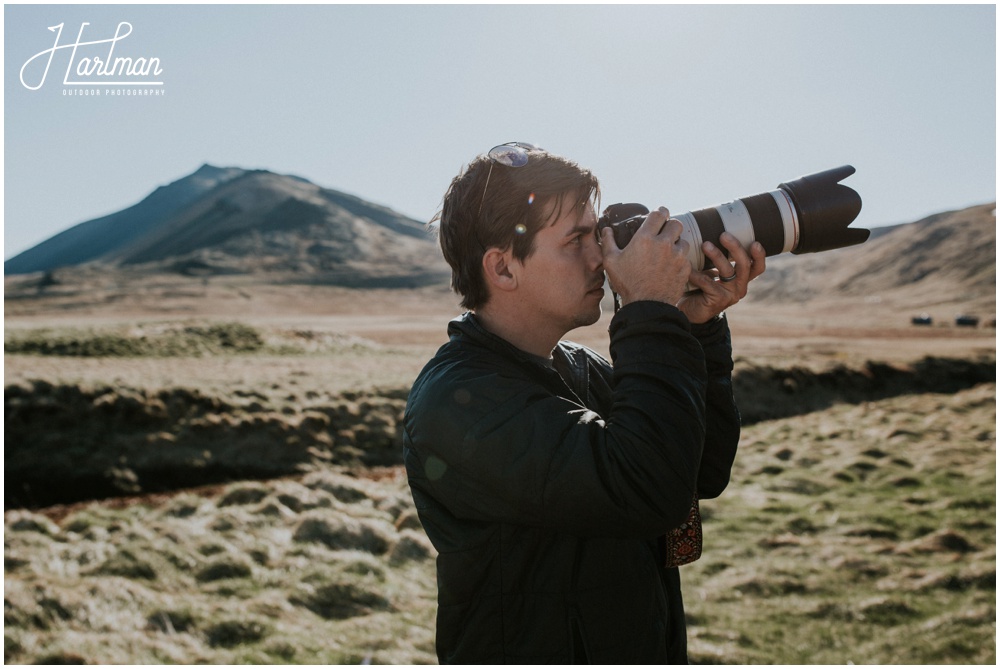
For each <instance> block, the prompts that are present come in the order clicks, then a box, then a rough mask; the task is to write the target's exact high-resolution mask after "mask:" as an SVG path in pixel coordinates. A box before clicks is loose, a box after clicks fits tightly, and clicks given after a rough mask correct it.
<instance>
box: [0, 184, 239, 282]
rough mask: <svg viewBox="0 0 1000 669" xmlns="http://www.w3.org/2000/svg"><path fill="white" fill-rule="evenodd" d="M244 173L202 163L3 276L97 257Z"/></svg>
mask: <svg viewBox="0 0 1000 669" xmlns="http://www.w3.org/2000/svg"><path fill="white" fill-rule="evenodd" d="M243 172H244V170H241V169H239V168H235V167H229V168H224V167H214V166H212V165H208V164H205V165H202V166H201V167H200V168H198V169H197V170H196V171H195V172H194V173H192V174H190V175H188V176H186V177H184V178H183V179H178V180H177V181H175V182H173V183H171V184H168V185H166V186H160V187H159V188H157V189H156V190H154V191H153V192H152V193H150V194H149V195H148V196H147V197H146V198H145V199H143V200H142V201H141V202H139V203H138V204H135V205H132V206H131V207H128V208H127V209H122V210H121V211H118V212H115V213H113V214H109V215H107V216H102V217H100V218H95V219H92V220H90V221H86V222H83V223H79V224H77V225H75V226H73V227H72V228H69V229H68V230H65V231H63V232H60V233H59V234H57V235H55V236H53V237H50V238H49V239H47V240H45V241H43V242H41V243H40V244H38V245H36V246H33V247H32V248H30V249H28V250H26V251H24V252H23V253H20V254H18V255H16V256H14V257H13V258H11V259H10V260H7V261H5V262H4V265H3V270H4V274H27V273H29V272H43V271H46V270H51V269H56V268H58V267H67V266H72V265H79V264H82V263H85V262H89V261H92V260H97V259H100V258H102V257H104V256H106V255H107V254H109V253H111V252H113V251H114V250H115V249H116V248H118V247H120V246H122V245H124V244H128V243H130V242H132V241H134V240H136V239H138V238H141V237H142V236H143V235H145V234H147V233H149V232H150V231H151V230H153V229H155V228H156V227H157V226H158V225H159V224H160V223H161V222H162V221H164V220H166V219H168V218H170V217H171V216H174V215H176V214H177V213H178V212H180V211H181V210H182V209H183V208H184V207H186V206H188V205H189V204H191V203H192V202H194V201H195V200H197V199H198V198H199V197H201V196H202V195H204V194H205V193H207V192H209V191H211V190H212V189H213V188H215V187H217V186H219V185H221V184H223V183H225V182H227V181H230V180H232V179H234V178H236V177H237V176H239V175H240V174H242V173H243Z"/></svg>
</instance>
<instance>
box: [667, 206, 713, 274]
mask: <svg viewBox="0 0 1000 669" xmlns="http://www.w3.org/2000/svg"><path fill="white" fill-rule="evenodd" d="M671 218H676V219H677V220H678V221H680V222H681V224H682V225H683V226H684V230H683V231H682V232H681V239H683V240H684V241H686V242H687V243H688V252H687V257H688V262H690V263H691V267H693V268H696V269H700V268H702V267H704V266H705V254H704V253H702V251H701V243H702V242H703V241H704V240H703V239H702V238H701V228H699V227H698V221H697V220H695V217H694V214H692V213H691V212H690V211H686V212H684V213H683V214H678V215H677V216H671Z"/></svg>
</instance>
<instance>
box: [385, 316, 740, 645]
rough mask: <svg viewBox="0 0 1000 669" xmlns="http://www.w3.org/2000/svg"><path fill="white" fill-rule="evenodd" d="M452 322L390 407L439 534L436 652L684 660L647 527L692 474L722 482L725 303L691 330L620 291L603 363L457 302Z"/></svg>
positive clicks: (668, 508)
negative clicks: (623, 301) (546, 356)
mask: <svg viewBox="0 0 1000 669" xmlns="http://www.w3.org/2000/svg"><path fill="white" fill-rule="evenodd" d="M448 331H449V334H450V341H449V342H448V343H447V344H445V345H444V346H443V347H441V349H440V350H439V351H438V352H437V355H436V356H435V357H434V358H433V359H432V360H431V361H430V362H429V363H428V364H427V366H426V367H425V368H424V369H423V371H422V372H421V373H420V375H419V376H418V378H417V380H416V381H415V382H414V384H413V388H412V390H411V392H410V397H409V401H408V403H407V408H406V415H405V418H404V425H405V434H404V458H405V463H406V471H407V476H408V478H409V483H410V488H411V491H412V493H413V499H414V502H415V504H416V507H417V510H418V513H419V515H420V520H421V522H422V523H423V526H424V529H425V530H426V532H427V535H428V537H429V538H430V540H431V542H432V543H433V544H434V546H435V548H436V549H437V551H438V560H437V567H438V616H437V652H438V659H439V660H440V661H441V662H442V663H486V662H489V663H503V662H506V663H521V664H527V663H569V662H591V663H653V662H657V663H662V662H671V663H683V662H686V661H687V652H686V642H685V627H684V617H683V616H684V613H683V604H682V601H681V593H680V581H679V577H678V574H677V570H676V569H665V568H663V567H662V566H661V565H662V560H663V555H662V552H661V549H660V547H659V542H658V538H659V537H661V536H662V535H663V534H664V532H665V531H667V530H669V529H670V528H673V527H676V526H677V525H679V524H681V523H682V522H684V520H685V519H686V517H687V514H688V512H689V510H690V506H691V499H692V495H693V493H694V491H695V490H696V489H697V491H698V494H699V496H700V497H701V498H703V499H704V498H711V497H715V496H717V495H719V494H720V493H721V492H722V490H723V488H725V486H726V484H727V483H728V481H729V473H730V467H731V466H732V462H733V459H734V457H735V454H736V444H737V440H738V438H739V414H738V412H737V410H736V406H735V403H734V401H733V394H732V385H731V382H730V375H731V371H732V357H731V346H730V341H729V329H728V326H727V324H726V322H725V319H724V318H719V319H716V320H715V321H713V322H711V323H709V324H707V325H704V326H698V327H696V328H695V333H694V334H692V326H691V325H690V324H689V323H688V321H687V319H686V318H685V317H684V316H683V314H681V312H680V311H678V310H677V309H675V308H674V307H672V306H669V305H667V304H663V303H658V302H640V303H634V304H630V305H627V306H625V307H623V308H622V309H621V311H619V312H618V313H617V314H616V315H615V317H614V318H613V319H612V321H611V327H610V333H611V345H610V351H611V358H612V360H613V361H614V366H613V368H612V366H611V365H609V364H608V363H607V361H605V360H604V359H603V358H601V357H600V356H599V355H597V354H596V353H594V352H593V351H591V350H589V349H587V348H585V347H582V346H578V345H575V344H572V343H569V342H561V343H560V344H559V346H558V347H557V349H556V350H555V351H554V352H553V356H554V359H555V361H556V369H551V368H549V367H546V366H545V365H543V364H541V362H540V361H539V360H538V359H537V358H534V357H532V356H530V355H528V354H526V353H524V352H522V351H520V350H518V349H516V348H514V347H513V346H512V345H510V344H508V343H507V342H506V341H504V340H502V339H500V338H499V337H496V336H495V335H492V334H491V333H489V332H487V331H486V330H485V329H483V328H482V326H481V325H480V324H479V323H478V322H477V320H476V318H475V316H474V315H471V314H466V315H464V316H462V317H460V318H458V319H456V320H454V321H452V322H451V323H450V324H449V328H448ZM557 370H558V371H557ZM560 372H562V373H561V374H560ZM564 378H567V379H568V381H564ZM706 426H707V427H708V429H707V431H706Z"/></svg>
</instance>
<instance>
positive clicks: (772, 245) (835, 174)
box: [597, 165, 871, 271]
mask: <svg viewBox="0 0 1000 669" xmlns="http://www.w3.org/2000/svg"><path fill="white" fill-rule="evenodd" d="M854 171H855V170H854V167H852V166H851V165H844V166H842V167H836V168H833V169H830V170H826V171H825V172H817V173H816V174H810V175H808V176H804V177H799V178H798V179H794V180H793V181H788V182H786V183H782V184H778V187H777V189H775V190H772V191H768V192H766V193H760V194H758V195H751V196H749V197H741V198H739V199H737V200H733V201H732V202H727V203H725V204H720V205H718V206H715V207H708V208H705V209H699V210H697V211H689V212H685V213H683V214H678V215H676V216H673V217H672V218H676V219H677V220H679V221H680V222H681V223H682V224H683V226H684V231H683V233H682V234H681V239H683V240H685V241H686V242H687V243H688V247H689V248H688V259H689V260H690V261H691V267H692V268H693V269H694V270H695V271H701V270H704V269H709V268H711V267H712V261H711V260H709V259H708V258H706V257H705V254H704V253H703V252H702V250H701V245H702V243H703V242H712V243H713V244H715V246H716V247H718V248H720V249H723V250H725V247H724V246H722V244H721V243H720V242H719V237H720V236H721V235H722V233H723V232H729V233H732V234H733V235H735V236H736V238H737V239H738V240H739V241H740V244H741V245H742V246H743V248H745V249H747V251H748V252H749V250H750V245H751V244H753V243H754V242H755V241H758V242H760V243H761V244H762V245H763V246H764V250H765V252H766V253H767V255H769V256H773V255H778V254H779V253H789V252H791V253H817V252H819V251H829V250H830V249H839V248H843V247H845V246H853V245H855V244H861V243H862V242H864V241H865V240H867V239H868V235H869V234H871V233H870V231H869V230H865V229H863V228H849V227H848V226H849V225H850V224H851V222H853V221H854V219H855V218H857V215H858V213H859V212H860V211H861V196H859V195H858V194H857V192H855V191H854V190H852V189H851V188H848V187H847V186H844V185H843V184H841V183H840V181H842V180H843V179H846V178H847V177H849V176H851V175H852V174H854ZM648 213H649V209H647V208H646V207H645V206H644V205H641V204H635V203H628V204H613V205H611V206H609V207H607V208H606V209H605V210H604V212H603V213H602V214H601V218H600V219H599V220H598V222H597V233H598V236H599V235H600V233H601V230H602V229H603V228H605V227H607V226H609V225H610V226H612V227H613V229H614V235H615V242H616V243H617V244H618V247H619V248H625V245H626V244H628V242H629V240H631V239H632V235H633V234H635V231H636V230H638V229H639V226H640V225H642V222H643V221H644V220H645V219H646V215H647V214H648Z"/></svg>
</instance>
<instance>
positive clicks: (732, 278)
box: [719, 270, 736, 283]
mask: <svg viewBox="0 0 1000 669" xmlns="http://www.w3.org/2000/svg"><path fill="white" fill-rule="evenodd" d="M735 280H736V270H733V275H732V276H720V277H719V281H721V282H722V283H729V282H730V281H735Z"/></svg>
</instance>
